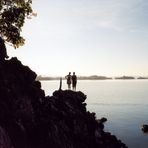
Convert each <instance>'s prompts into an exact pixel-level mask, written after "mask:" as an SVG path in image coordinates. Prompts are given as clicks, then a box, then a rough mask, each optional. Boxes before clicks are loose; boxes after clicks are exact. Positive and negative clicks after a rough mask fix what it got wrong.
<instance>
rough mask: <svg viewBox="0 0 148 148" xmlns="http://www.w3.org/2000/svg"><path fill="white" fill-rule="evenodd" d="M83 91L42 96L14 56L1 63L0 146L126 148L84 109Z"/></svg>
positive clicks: (31, 74)
mask: <svg viewBox="0 0 148 148" xmlns="http://www.w3.org/2000/svg"><path fill="white" fill-rule="evenodd" d="M85 99H86V95H84V94H83V93H82V92H73V91H70V90H65V91H63V90H58V91H55V92H54V93H53V96H45V94H44V91H43V90H42V89H41V84H40V82H39V81H36V74H35V73H34V72H33V71H32V70H30V69H29V67H27V66H24V65H22V64H21V62H20V61H18V60H17V58H12V59H10V60H7V61H4V62H2V63H0V148H126V146H125V144H123V143H122V142H121V141H120V140H118V139H117V138H116V137H115V136H113V135H111V134H110V133H107V132H104V130H103V128H104V125H103V122H105V121H106V120H105V118H103V119H101V120H97V119H96V117H95V113H90V112H89V111H87V110H86V103H85Z"/></svg>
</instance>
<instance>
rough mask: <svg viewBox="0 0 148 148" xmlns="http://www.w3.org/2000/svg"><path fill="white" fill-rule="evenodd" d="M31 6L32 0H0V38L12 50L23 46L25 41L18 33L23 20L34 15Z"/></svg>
mask: <svg viewBox="0 0 148 148" xmlns="http://www.w3.org/2000/svg"><path fill="white" fill-rule="evenodd" d="M31 4H32V0H0V38H1V40H3V41H4V42H7V43H10V44H11V45H12V46H13V47H14V48H18V47H19V46H22V45H24V42H25V39H24V38H23V37H22V36H21V34H20V33H21V30H22V27H23V25H24V22H25V18H27V17H28V18H30V17H31V16H32V15H35V14H34V13H33V11H32V7H31ZM2 46H3V45H0V48H1V47H2ZM0 50H1V49H0Z"/></svg>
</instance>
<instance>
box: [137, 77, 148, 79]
mask: <svg viewBox="0 0 148 148" xmlns="http://www.w3.org/2000/svg"><path fill="white" fill-rule="evenodd" d="M137 79H148V77H138V78H137Z"/></svg>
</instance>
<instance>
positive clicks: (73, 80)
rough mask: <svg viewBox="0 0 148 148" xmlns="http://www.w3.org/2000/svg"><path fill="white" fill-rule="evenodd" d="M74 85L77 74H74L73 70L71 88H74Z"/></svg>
mask: <svg viewBox="0 0 148 148" xmlns="http://www.w3.org/2000/svg"><path fill="white" fill-rule="evenodd" d="M76 85H77V76H76V75H75V72H73V75H72V89H73V90H76Z"/></svg>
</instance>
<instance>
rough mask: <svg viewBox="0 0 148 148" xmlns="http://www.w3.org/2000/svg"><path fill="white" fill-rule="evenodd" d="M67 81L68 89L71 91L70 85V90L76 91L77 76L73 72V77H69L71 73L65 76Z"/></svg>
mask: <svg viewBox="0 0 148 148" xmlns="http://www.w3.org/2000/svg"><path fill="white" fill-rule="evenodd" d="M65 78H66V80H67V85H68V89H71V84H72V89H73V90H74V91H76V85H77V76H76V75H75V72H73V75H71V72H69V74H68V75H67V76H65Z"/></svg>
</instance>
